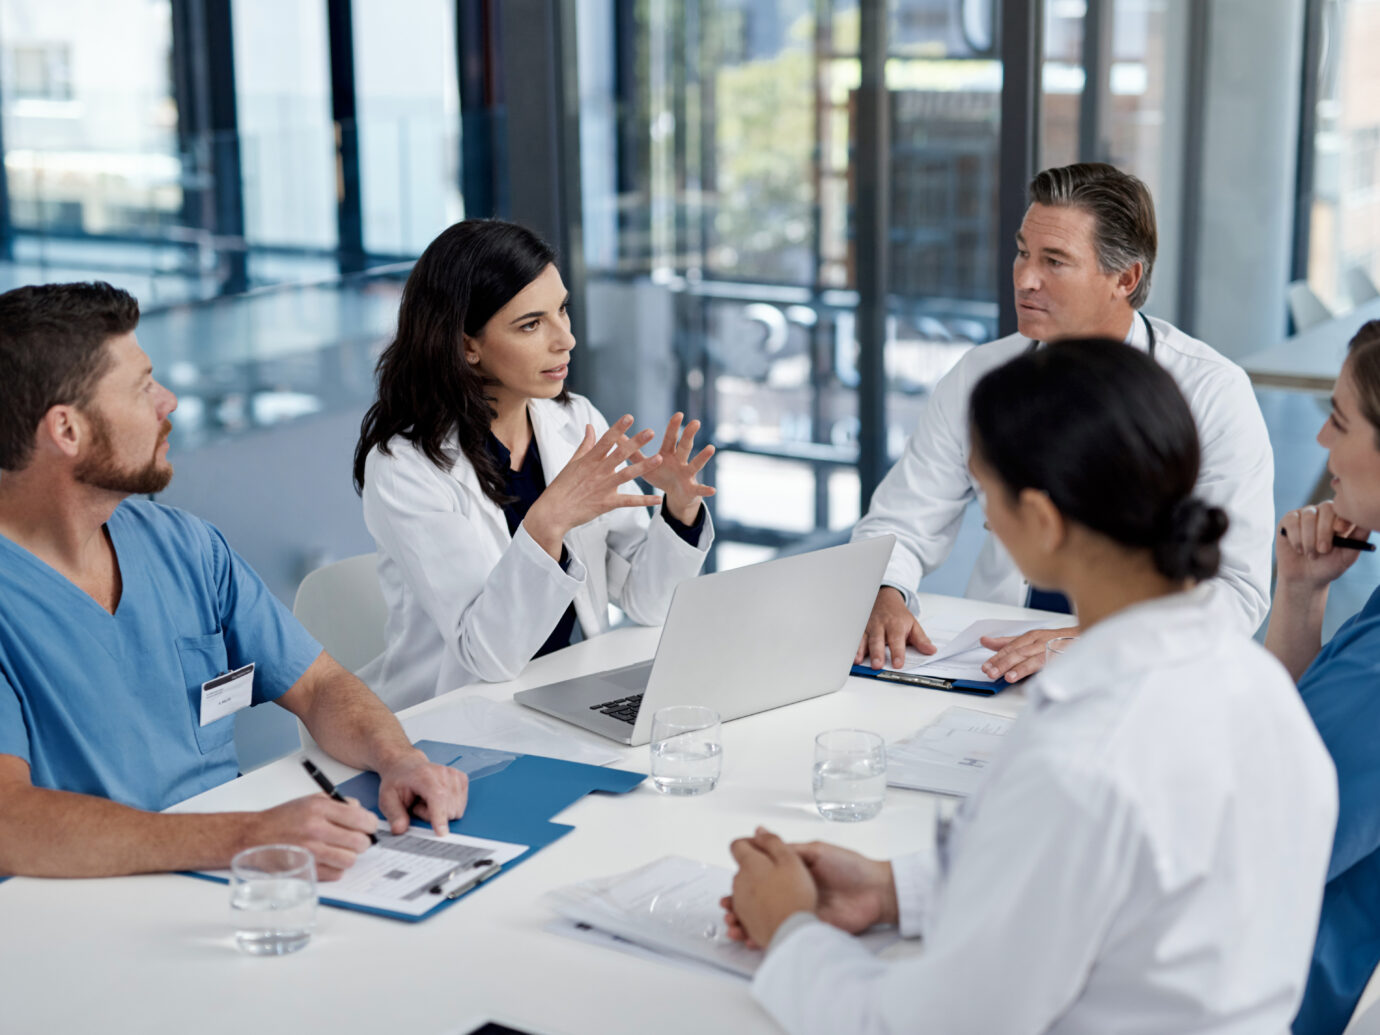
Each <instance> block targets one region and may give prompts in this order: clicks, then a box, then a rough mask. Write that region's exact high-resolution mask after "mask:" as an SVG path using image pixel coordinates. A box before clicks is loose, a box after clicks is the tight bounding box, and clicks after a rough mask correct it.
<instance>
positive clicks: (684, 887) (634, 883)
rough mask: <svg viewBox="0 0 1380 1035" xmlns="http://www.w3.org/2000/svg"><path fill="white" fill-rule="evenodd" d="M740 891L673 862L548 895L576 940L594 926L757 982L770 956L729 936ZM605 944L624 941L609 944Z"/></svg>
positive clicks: (874, 942)
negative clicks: (733, 899) (733, 900)
mask: <svg viewBox="0 0 1380 1035" xmlns="http://www.w3.org/2000/svg"><path fill="white" fill-rule="evenodd" d="M732 889H733V871H732V870H729V869H726V868H725V867H722V866H710V865H708V864H706V863H700V862H695V861H694V860H692V859H685V858H681V857H679V856H666V857H664V858H661V859H658V860H656V861H655V862H652V863H648V864H647V865H646V866H642V867H640V868H638V869H636V870H632V871H630V872H628V873H621V874H617V875H615V876H613V877H605V878H600V879H597V880H589V881H584V882H582V883H580V884H573V885H571V886H569V887H565V888H557V889H556V890H554V891H549V892H547V894H546V896H545V897H546V902H547V904H548V905H550V906H551V907H552V908H553V909H554V910H555V911H556V912H557V913H558V914H560V916H561V917H562V918H563V919H564V920H566V921H569V925H556V926H553V927H551V928H549V929H553V930H557V931H561V933H568V934H575V935H576V936H579V934H580V933H581V932H583V934H584V936H585V938H586V939H587V940H594V938H593V937H591V932H589V931H588V930H587V929H588V928H593V930H594V931H595V932H601V933H602V934H604V935H612V936H614V938H615V939H621V940H623V941H626V942H631V943H633V945H636V946H639V947H640V948H641V949H643V950H651V953H652V954H654V955H656V956H660V957H663V958H665V959H667V960H668V961H670V962H675V963H680V964H684V963H687V962H689V963H697V964H701V965H708V966H711V967H714V968H716V969H718V970H720V971H727V972H728V973H730V974H736V975H738V976H739V977H743V978H751V977H752V975H753V974H754V973H756V971H757V968H758V966H760V965H761V962H762V953H761V952H760V951H759V950H757V949H749V948H748V947H747V946H745V945H743V944H742V943H741V942H735V941H733V940H731V939H730V938H729V937H728V929H727V926H726V925H725V923H724V918H723V908H722V907H721V906H720V905H719V899H721V898H723V897H724V896H725V895H727V894H729V893H730V892H731V891H732ZM563 928H564V929H563ZM572 928H573V929H572ZM897 937H898V935H897V934H896V932H895V931H894V930H892V929H890V928H887V929H884V930H878V931H875V932H870V933H869V934H868V935H866V936H864V938H863V942H864V943H865V944H867V945H868V946H869V948H871V949H872V951H874V952H877V951H880V950H881V949H882V948H884V947H885V946H887V945H890V944H891V943H892V942H894V941H896V940H897ZM605 944H616V943H612V942H610V941H608V940H607V939H606V940H605Z"/></svg>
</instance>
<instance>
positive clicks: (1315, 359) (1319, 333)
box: [1237, 298, 1380, 395]
mask: <svg viewBox="0 0 1380 1035" xmlns="http://www.w3.org/2000/svg"><path fill="white" fill-rule="evenodd" d="M1367 320H1380V298H1376V299H1372V300H1371V301H1369V302H1365V303H1363V304H1361V305H1359V306H1357V307H1356V308H1355V309H1352V310H1351V311H1350V312H1346V313H1341V314H1339V315H1338V316H1336V317H1334V318H1333V319H1331V320H1328V321H1326V322H1325V323H1320V324H1318V325H1317V326H1316V327H1310V328H1309V329H1308V330H1306V331H1304V332H1303V333H1302V334H1296V335H1294V336H1293V337H1292V338H1286V339H1285V340H1284V341H1282V342H1280V343H1279V344H1277V345H1271V346H1270V347H1268V348H1265V349H1261V350H1260V351H1259V352H1252V353H1249V354H1247V355H1245V356H1242V357H1241V358H1240V359H1238V360H1237V362H1238V363H1239V364H1240V365H1241V367H1242V369H1244V370H1245V371H1246V373H1247V374H1248V375H1249V376H1250V379H1251V383H1252V384H1254V385H1255V386H1256V387H1258V388H1293V389H1296V390H1299V391H1307V392H1317V393H1320V394H1322V395H1327V394H1330V393H1331V391H1332V385H1333V383H1334V382H1335V381H1336V380H1337V373H1338V372H1339V371H1340V370H1341V369H1342V360H1344V359H1345V358H1346V346H1347V342H1349V341H1351V338H1352V336H1353V335H1354V334H1355V333H1356V332H1357V331H1358V330H1360V328H1361V325H1362V324H1363V323H1365V322H1366V321H1367Z"/></svg>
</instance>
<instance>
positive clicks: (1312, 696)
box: [1294, 589, 1380, 1035]
mask: <svg viewBox="0 0 1380 1035" xmlns="http://www.w3.org/2000/svg"><path fill="white" fill-rule="evenodd" d="M1299 693H1300V694H1301V695H1302V697H1303V702H1304V704H1306V705H1307V706H1308V712H1309V714H1310V715H1312V716H1313V722H1314V723H1315V724H1316V725H1317V727H1318V732H1319V733H1321V734H1322V738H1323V742H1324V743H1325V744H1326V745H1327V750H1328V751H1330V752H1331V753H1332V761H1333V762H1334V763H1336V766H1337V785H1338V805H1339V809H1338V813H1337V834H1336V837H1335V838H1334V839H1333V843H1332V862H1331V864H1330V865H1329V866H1328V871H1327V887H1326V889H1325V890H1324V892H1323V906H1322V918H1321V920H1320V922H1319V925H1318V939H1317V942H1316V943H1315V944H1314V946H1313V962H1312V964H1311V967H1310V969H1309V972H1308V987H1307V988H1306V989H1305V991H1304V994H1303V1005H1302V1006H1300V1007H1299V1014H1298V1017H1296V1018H1295V1019H1294V1031H1295V1032H1296V1033H1298V1035H1323V1033H1328V1035H1332V1033H1340V1032H1341V1031H1342V1029H1344V1028H1345V1027H1346V1024H1347V1021H1348V1020H1349V1019H1350V1017H1351V1014H1352V1011H1353V1010H1355V1008H1356V1004H1357V1002H1358V1001H1359V1000H1360V998H1361V993H1362V992H1363V991H1364V990H1365V987H1366V982H1367V981H1369V980H1370V975H1371V972H1372V971H1374V970H1375V967H1376V964H1377V963H1380V589H1378V590H1376V591H1375V592H1374V593H1373V594H1371V597H1370V599H1369V600H1367V601H1366V606H1365V607H1363V608H1362V609H1361V610H1360V611H1358V612H1357V613H1356V614H1355V615H1354V616H1352V618H1351V619H1350V620H1349V621H1347V623H1346V624H1345V625H1343V626H1342V627H1341V628H1340V629H1339V630H1337V634H1336V635H1335V636H1333V637H1332V639H1331V640H1330V641H1328V643H1327V645H1326V646H1325V647H1323V649H1322V650H1321V651H1320V652H1319V653H1318V656H1317V657H1316V658H1314V659H1313V664H1311V665H1309V666H1308V671H1307V672H1305V673H1304V674H1303V678H1302V679H1300V680H1299Z"/></svg>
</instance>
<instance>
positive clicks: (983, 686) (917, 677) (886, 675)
mask: <svg viewBox="0 0 1380 1035" xmlns="http://www.w3.org/2000/svg"><path fill="white" fill-rule="evenodd" d="M849 675H853V676H865V677H867V678H868V679H881V680H884V681H886V682H888V683H904V684H906V685H907V686H923V687H926V688H927V689H930V690H953V691H955V692H957V693H960V694H982V695H983V696H985V697H991V696H993V695H994V694H999V693H1001V692H1002V691H1003V690H1005V689H1006V688H1007V687H1008V686H1015V685H1016V684H1015V683H1008V682H1007V681H1006V680H1005V679H998V680H996V681H994V682H991V683H984V682H981V681H979V680H976V679H945V678H943V677H942V676H926V675H922V674H920V673H918V672H898V671H897V670H896V669H894V668H872V667H871V666H869V665H854V666H853V667H852V669H850V670H849ZM1018 682H1019V680H1018Z"/></svg>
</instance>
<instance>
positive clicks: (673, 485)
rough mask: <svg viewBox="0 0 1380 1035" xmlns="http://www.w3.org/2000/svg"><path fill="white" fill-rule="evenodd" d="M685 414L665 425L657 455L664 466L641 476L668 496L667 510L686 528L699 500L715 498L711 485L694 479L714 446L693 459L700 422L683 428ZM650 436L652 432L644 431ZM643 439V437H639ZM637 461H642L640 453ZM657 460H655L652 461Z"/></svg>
mask: <svg viewBox="0 0 1380 1035" xmlns="http://www.w3.org/2000/svg"><path fill="white" fill-rule="evenodd" d="M684 420H685V414H683V413H676V414H673V415H672V416H671V419H670V420H669V421H668V422H667V424H666V434H665V436H663V437H662V440H661V448H660V449H659V450H657V453H656V456H657V457H660V458H661V466H659V467H656V468H653V469H652V470H650V471H648V472H647V473H646V474H644V475H642V477H643V478H645V479H646V480H647V481H648V482H649V483H650V484H651V485H652V486H653V487H654V488H657V489H660V490H661V491H662V492H664V493H666V509H667V510H669V511H670V512H671V516H672V517H674V518H675V519H676V520H677V521H679V522H680V523H681V524H683V525H689V524H693V523H694V521H695V516H696V515H697V514H698V513H699V510H700V499H701V498H702V497H704V496H712V495H714V490H713V489H712V488H711V487H710V486H708V485H702V484H701V483H700V482H698V481H696V480H695V477H696V475H698V474H699V473H700V471H702V470H703V469H704V465H705V464H707V463H709V458H710V457H712V456H713V455H714V447H713V446H705V447H704V448H703V449H701V450H700V451H699V453H697V454H696V455H695V456H694V457H693V458H691V456H690V454H691V452H692V451H693V450H694V448H695V433H696V432H698V431H699V430H700V422H699V421H697V420H692V421H691V422H690V423H689V424H686V425H685V427H684V429H682V428H681V422H682V421H684ZM643 434H644V435H650V434H651V432H650V431H645V432H643ZM639 437H641V436H639ZM635 459H638V460H640V459H642V455H641V453H639V454H638V456H637V457H636V458H635ZM653 459H655V457H654V458H653Z"/></svg>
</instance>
